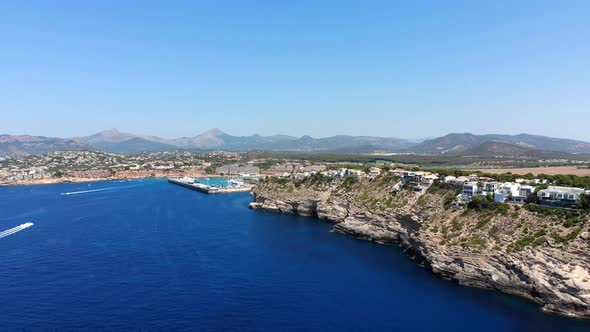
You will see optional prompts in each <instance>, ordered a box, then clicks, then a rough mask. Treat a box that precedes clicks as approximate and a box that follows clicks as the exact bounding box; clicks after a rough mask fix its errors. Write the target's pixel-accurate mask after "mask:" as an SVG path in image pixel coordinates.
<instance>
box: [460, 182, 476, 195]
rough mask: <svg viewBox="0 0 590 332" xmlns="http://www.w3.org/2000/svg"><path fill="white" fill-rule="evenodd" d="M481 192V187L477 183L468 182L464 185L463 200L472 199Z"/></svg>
mask: <svg viewBox="0 0 590 332" xmlns="http://www.w3.org/2000/svg"><path fill="white" fill-rule="evenodd" d="M478 192H479V186H478V185H477V182H467V183H465V184H464V185H463V191H462V192H461V196H462V198H463V199H471V198H472V197H473V196H475V195H476V194H477V193H478Z"/></svg>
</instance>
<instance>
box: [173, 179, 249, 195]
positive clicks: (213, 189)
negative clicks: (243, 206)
mask: <svg viewBox="0 0 590 332" xmlns="http://www.w3.org/2000/svg"><path fill="white" fill-rule="evenodd" d="M168 182H169V183H172V184H175V185H179V186H181V187H185V188H188V189H192V190H195V191H198V192H202V193H205V194H226V193H243V192H250V191H251V190H252V188H253V186H239V187H227V188H222V187H217V186H210V185H206V184H202V183H198V182H197V183H195V182H190V181H187V180H185V179H182V178H178V179H175V178H169V179H168Z"/></svg>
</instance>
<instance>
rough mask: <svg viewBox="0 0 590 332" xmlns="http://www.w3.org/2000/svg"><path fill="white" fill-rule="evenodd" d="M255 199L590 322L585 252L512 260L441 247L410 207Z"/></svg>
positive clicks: (464, 280) (317, 198)
mask: <svg viewBox="0 0 590 332" xmlns="http://www.w3.org/2000/svg"><path fill="white" fill-rule="evenodd" d="M253 195H254V202H252V203H251V204H250V208H252V209H256V210H262V211H269V212H275V213H284V214H297V215H302V216H309V217H315V218H317V219H319V220H323V221H327V222H331V223H334V224H335V225H334V228H333V230H334V231H336V232H339V233H342V234H346V235H348V236H352V237H355V238H359V239H364V240H368V241H373V242H377V243H394V244H399V245H400V246H402V248H403V249H404V251H405V253H406V254H407V255H408V256H410V257H411V258H412V259H415V260H416V261H418V262H419V263H421V264H424V265H425V266H426V267H427V268H428V269H430V270H431V271H432V272H433V273H435V274H437V275H439V276H441V277H443V278H448V279H451V280H454V281H456V282H458V283H459V284H461V285H465V286H473V287H481V288H487V289H494V290H498V291H502V292H505V293H510V294H514V295H518V296H522V297H525V298H528V299H530V300H532V301H534V302H536V303H538V304H540V305H541V307H542V309H543V310H544V311H546V312H552V313H557V314H561V315H565V316H569V317H577V318H590V273H589V267H590V257H589V255H588V253H587V252H584V251H582V250H563V248H552V247H542V248H535V249H528V250H523V251H519V252H511V253H509V254H508V253H506V252H504V251H489V252H487V251H484V252H477V251H472V250H466V249H463V248H457V247H449V246H441V245H440V242H439V241H438V239H437V238H436V237H435V236H433V234H432V232H429V231H427V230H426V229H422V227H421V222H420V220H421V219H422V217H421V216H420V215H419V214H417V213H416V211H412V210H411V209H408V208H407V207H405V208H397V209H395V210H394V212H393V213H391V212H390V211H387V212H384V213H373V212H369V211H366V210H365V209H363V208H361V207H359V206H357V205H356V204H354V202H351V201H350V200H349V199H347V198H346V197H342V196H339V195H334V194H333V193H331V192H330V191H318V192H313V193H312V194H311V195H309V192H308V195H307V197H305V195H303V196H301V195H296V194H289V193H279V192H274V191H273V190H269V189H268V188H265V187H264V186H262V187H260V188H257V189H255V191H254V192H253Z"/></svg>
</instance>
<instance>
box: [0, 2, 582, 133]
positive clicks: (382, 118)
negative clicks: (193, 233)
mask: <svg viewBox="0 0 590 332" xmlns="http://www.w3.org/2000/svg"><path fill="white" fill-rule="evenodd" d="M0 115H1V116H0V133H9V134H21V133H26V134H34V135H46V136H60V137H67V136H76V135H87V134H91V133H93V132H97V131H100V130H103V129H106V128H110V127H116V128H119V129H120V130H124V131H129V132H134V133H142V134H153V135H159V136H163V137H169V138H172V137H178V136H193V135H196V134H198V133H200V132H202V131H205V130H207V129H209V128H213V127H219V128H221V129H222V130H224V131H225V132H227V133H230V134H235V135H249V134H253V133H259V134H262V135H269V134H278V133H281V134H290V135H296V136H300V135H305V134H308V135H312V136H316V137H323V136H329V135H334V134H351V135H377V136H390V137H406V138H407V137H410V138H419V137H432V136H438V135H443V134H446V133H449V132H473V133H507V134H516V133H521V132H527V133H533V134H544V135H549V136H558V137H567V138H576V139H583V140H587V141H590V1H588V0H579V1H576V0H555V1H543V0H531V1H524V0H523V1H519V0H506V1H503V0H488V1H484V0H481V1H478V0H465V1H453V0H445V1H439V0H432V1H420V0H416V1H394V0H385V1H370V0H358V1H347V0H335V1H332V0H293V1H278V0H268V1H249V0H235V1H224V0H214V1H198V0H194V1H164V0H162V1H146V0H142V1H126V0H115V1H107V0H96V1H90V0H88V1H79V0H72V1H58V0H45V1H26V0H16V1H4V0H0Z"/></svg>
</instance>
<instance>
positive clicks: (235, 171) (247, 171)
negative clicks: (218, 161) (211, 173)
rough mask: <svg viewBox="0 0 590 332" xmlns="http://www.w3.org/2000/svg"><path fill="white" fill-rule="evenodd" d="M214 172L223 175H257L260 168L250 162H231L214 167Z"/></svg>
mask: <svg viewBox="0 0 590 332" xmlns="http://www.w3.org/2000/svg"><path fill="white" fill-rule="evenodd" d="M215 172H216V173H217V174H223V175H257V174H259V172H260V168H258V166H254V165H251V164H243V165H242V164H231V165H223V166H219V167H217V168H216V169H215Z"/></svg>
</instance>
